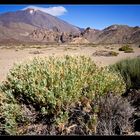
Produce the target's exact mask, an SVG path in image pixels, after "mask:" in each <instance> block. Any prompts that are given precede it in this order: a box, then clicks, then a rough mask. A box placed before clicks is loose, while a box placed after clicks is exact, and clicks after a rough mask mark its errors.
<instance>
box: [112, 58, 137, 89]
mask: <svg viewBox="0 0 140 140" xmlns="http://www.w3.org/2000/svg"><path fill="white" fill-rule="evenodd" d="M111 68H113V69H115V70H116V71H118V72H120V73H121V75H122V77H123V78H124V80H125V83H126V84H127V89H138V88H140V58H139V57H137V58H134V59H126V60H122V61H120V62H118V63H116V64H114V65H112V66H111Z"/></svg>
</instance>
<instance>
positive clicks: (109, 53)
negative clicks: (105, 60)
mask: <svg viewBox="0 0 140 140" xmlns="http://www.w3.org/2000/svg"><path fill="white" fill-rule="evenodd" d="M118 54H119V53H117V52H115V51H106V50H100V51H96V52H94V53H93V56H107V57H109V56H118Z"/></svg>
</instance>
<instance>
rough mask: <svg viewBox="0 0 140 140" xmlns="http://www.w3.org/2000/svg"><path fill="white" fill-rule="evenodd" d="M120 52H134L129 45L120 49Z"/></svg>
mask: <svg viewBox="0 0 140 140" xmlns="http://www.w3.org/2000/svg"><path fill="white" fill-rule="evenodd" d="M119 51H125V52H126V53H127V52H129V51H133V48H131V47H130V46H129V45H125V46H123V47H121V48H119Z"/></svg>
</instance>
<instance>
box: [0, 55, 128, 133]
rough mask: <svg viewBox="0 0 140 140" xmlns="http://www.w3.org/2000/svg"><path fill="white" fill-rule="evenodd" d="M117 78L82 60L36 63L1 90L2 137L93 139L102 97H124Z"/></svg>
mask: <svg viewBox="0 0 140 140" xmlns="http://www.w3.org/2000/svg"><path fill="white" fill-rule="evenodd" d="M125 86H126V85H125V83H124V80H123V78H122V77H121V75H120V74H119V73H117V72H112V71H110V70H109V69H108V68H98V67H97V66H96V65H95V64H94V62H93V61H92V60H91V59H90V58H86V57H84V56H81V57H70V56H65V57H64V58H54V57H50V58H35V59H33V60H31V61H30V62H28V63H26V62H25V63H23V64H19V65H15V66H14V67H13V69H11V70H10V73H9V75H8V76H7V81H5V82H4V83H3V84H2V85H1V90H2V93H3V94H1V95H4V96H6V100H4V101H3V100H2V104H3V105H2V106H1V107H0V109H1V119H3V121H1V123H0V125H2V127H1V128H3V129H1V130H0V131H1V133H2V134H9V135H13V134H15V135H21V134H49V135H54V134H56V135H65V134H66V135H70V134H76V135H81V134H82V135H92V134H96V132H97V131H96V127H97V123H98V115H97V114H98V112H99V109H98V104H96V105H95V102H96V101H97V99H99V98H100V97H104V96H106V95H107V94H108V93H110V92H113V93H114V94H116V95H117V96H120V95H121V94H122V93H124V92H125Z"/></svg>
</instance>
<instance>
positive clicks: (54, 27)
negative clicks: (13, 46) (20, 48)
mask: <svg viewBox="0 0 140 140" xmlns="http://www.w3.org/2000/svg"><path fill="white" fill-rule="evenodd" d="M40 29H42V30H51V31H54V32H61V33H62V32H66V33H71V34H76V33H79V32H80V28H78V27H76V26H74V25H71V24H69V23H67V22H65V21H63V20H61V19H59V18H57V17H54V16H52V15H49V14H47V13H45V12H42V11H40V10H35V9H31V8H28V9H26V10H20V11H16V12H8V13H3V14H0V41H2V40H3V41H4V40H9V41H12V40H16V41H25V42H26V41H30V40H29V38H28V36H29V35H30V34H31V33H32V32H34V31H35V30H40Z"/></svg>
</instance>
